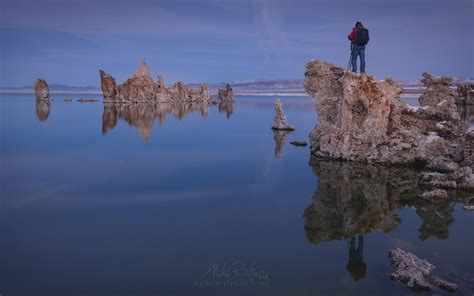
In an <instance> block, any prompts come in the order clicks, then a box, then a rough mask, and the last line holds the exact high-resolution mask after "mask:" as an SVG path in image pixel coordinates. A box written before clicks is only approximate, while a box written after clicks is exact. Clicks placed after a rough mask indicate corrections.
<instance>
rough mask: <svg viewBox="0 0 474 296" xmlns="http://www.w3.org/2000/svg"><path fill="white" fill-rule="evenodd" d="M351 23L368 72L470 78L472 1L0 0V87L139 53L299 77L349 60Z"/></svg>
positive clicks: (113, 67)
mask: <svg viewBox="0 0 474 296" xmlns="http://www.w3.org/2000/svg"><path fill="white" fill-rule="evenodd" d="M356 21H361V22H362V23H363V24H364V25H365V27H367V28H368V29H369V31H370V38H371V40H370V42H369V44H368V45H367V47H366V60H367V68H366V71H367V72H368V73H369V74H372V75H376V76H377V77H378V78H380V79H383V78H385V77H393V78H395V79H398V80H412V79H419V78H420V77H421V73H422V72H424V71H427V72H430V73H432V74H434V75H451V76H458V77H465V78H472V77H474V61H473V60H474V58H473V56H474V0H466V1H465V0H444V1H440V0H396V1H392V0H357V1H354V0H352V1H342V0H331V1H326V0H323V1H320V0H312V1H306V0H272V1H271V0H240V1H238V0H194V1H192V0H166V1H160V0H155V1H142V0H135V1H122V0H103V1H99V0H80V1H77V0H62V1H58V0H55V1H50V0H0V50H1V52H0V62H1V64H0V86H29V85H32V84H33V82H34V80H35V79H36V78H44V79H46V80H47V81H48V83H49V84H64V85H71V86H87V85H99V84H100V78H99V69H103V70H105V71H106V72H107V73H110V74H112V75H114V77H115V78H116V79H117V81H118V82H122V81H123V80H125V79H126V78H127V77H129V76H131V75H132V74H133V73H134V72H135V69H136V67H137V66H138V65H139V62H140V60H141V59H145V60H146V62H147V64H148V65H149V67H150V71H151V73H152V75H153V76H155V77H156V76H158V75H163V76H164V77H165V79H166V83H171V82H175V81H178V80H180V81H184V82H186V83H189V82H208V83H217V82H234V81H239V80H254V79H289V78H291V79H299V78H301V79H302V78H304V70H305V65H306V63H307V62H308V61H310V60H311V59H322V60H326V61H329V62H332V63H335V64H337V65H339V66H342V67H346V66H347V63H348V60H349V41H348V40H347V35H348V33H349V32H350V30H351V28H352V27H353V26H354V24H355V22H356Z"/></svg>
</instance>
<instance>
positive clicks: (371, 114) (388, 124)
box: [304, 60, 474, 189]
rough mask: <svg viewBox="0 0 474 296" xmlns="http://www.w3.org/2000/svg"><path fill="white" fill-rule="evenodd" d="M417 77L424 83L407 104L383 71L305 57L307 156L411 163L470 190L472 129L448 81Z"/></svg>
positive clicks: (437, 182)
mask: <svg viewBox="0 0 474 296" xmlns="http://www.w3.org/2000/svg"><path fill="white" fill-rule="evenodd" d="M423 76H424V79H423V82H424V84H425V86H426V87H427V90H426V91H425V93H424V94H423V95H422V96H421V97H420V99H419V101H420V107H414V106H409V105H407V104H405V103H404V102H402V101H401V100H399V95H400V94H401V93H402V91H403V90H402V87H401V86H400V85H399V84H397V83H396V82H395V81H393V80H392V79H390V78H387V79H385V80H381V81H377V80H375V78H374V77H372V76H369V75H358V74H355V73H352V72H345V71H344V69H343V68H340V67H336V66H335V65H333V64H330V63H327V62H323V61H318V60H313V61H311V62H309V63H308V64H307V65H306V72H305V82H304V86H305V90H306V92H307V93H308V94H309V95H311V96H312V97H313V103H314V105H315V107H316V112H317V113H318V115H319V125H318V126H317V127H316V128H315V129H314V130H313V131H312V132H311V134H310V142H311V153H312V155H314V156H317V157H323V158H332V159H341V160H351V161H360V162H368V163H381V164H387V165H410V164H417V165H419V166H421V167H422V168H425V169H426V170H428V171H431V172H437V173H436V174H431V175H430V174H427V175H426V178H425V180H426V182H430V183H431V185H433V186H434V187H449V188H466V189H474V175H473V174H472V168H473V165H474V162H473V157H472V150H473V148H474V145H473V140H474V131H472V129H471V130H468V125H467V123H465V122H464V121H462V120H461V117H460V115H459V112H458V110H457V106H456V94H455V92H453V91H452V90H450V89H449V84H450V83H451V80H450V78H448V77H441V78H436V77H433V76H431V75H429V74H427V73H424V74H423ZM446 181H454V183H449V184H448V182H446ZM441 184H442V185H441Z"/></svg>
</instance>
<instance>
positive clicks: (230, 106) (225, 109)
mask: <svg viewBox="0 0 474 296" xmlns="http://www.w3.org/2000/svg"><path fill="white" fill-rule="evenodd" d="M218 108H219V113H226V115H227V119H230V118H231V117H232V113H234V102H233V101H225V102H223V103H221V104H219V105H218Z"/></svg>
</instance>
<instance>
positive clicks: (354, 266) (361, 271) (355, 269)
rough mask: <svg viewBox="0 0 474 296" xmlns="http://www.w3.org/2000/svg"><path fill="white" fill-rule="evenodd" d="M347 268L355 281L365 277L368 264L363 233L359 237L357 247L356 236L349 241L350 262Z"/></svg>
mask: <svg viewBox="0 0 474 296" xmlns="http://www.w3.org/2000/svg"><path fill="white" fill-rule="evenodd" d="M346 268H347V271H349V273H350V275H351V276H352V279H353V280H354V281H358V280H360V279H363V278H365V273H366V271H367V264H365V262H364V237H363V236H362V235H359V237H358V239H357V247H356V239H355V237H354V236H353V237H352V238H351V241H350V243H349V262H348V263H347V266H346Z"/></svg>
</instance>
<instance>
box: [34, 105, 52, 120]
mask: <svg viewBox="0 0 474 296" xmlns="http://www.w3.org/2000/svg"><path fill="white" fill-rule="evenodd" d="M35 109H36V119H38V120H39V121H46V120H48V117H49V112H51V102H50V101H36V108H35Z"/></svg>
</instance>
